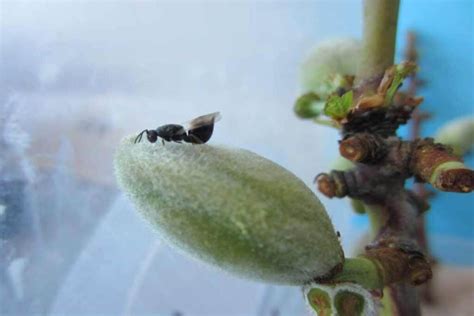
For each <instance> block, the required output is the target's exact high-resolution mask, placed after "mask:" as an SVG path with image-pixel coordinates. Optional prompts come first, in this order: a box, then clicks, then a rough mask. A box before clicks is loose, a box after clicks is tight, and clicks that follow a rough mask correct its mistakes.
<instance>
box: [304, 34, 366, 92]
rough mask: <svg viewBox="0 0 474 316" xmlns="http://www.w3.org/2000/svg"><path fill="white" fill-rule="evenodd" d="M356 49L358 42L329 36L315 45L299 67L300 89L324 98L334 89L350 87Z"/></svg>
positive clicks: (354, 66) (355, 64)
mask: <svg viewBox="0 0 474 316" xmlns="http://www.w3.org/2000/svg"><path fill="white" fill-rule="evenodd" d="M359 51H360V43H359V41H357V40H354V39H350V38H343V39H335V40H334V39H333V40H329V41H326V42H323V43H321V44H320V45H318V46H317V47H316V48H315V49H314V50H313V51H312V52H311V53H310V54H309V56H308V57H307V58H306V59H305V61H304V62H303V65H302V67H301V74H300V81H301V86H302V88H303V92H310V91H312V92H314V93H316V94H317V95H319V96H320V97H321V99H323V100H324V99H326V98H327V97H328V96H329V95H330V94H332V93H334V92H335V91H336V90H337V89H338V88H341V87H342V88H350V86H351V85H352V82H351V80H350V77H351V76H354V75H355V74H356V70H357V63H358V59H359ZM348 76H349V77H348ZM352 78H353V77H352Z"/></svg>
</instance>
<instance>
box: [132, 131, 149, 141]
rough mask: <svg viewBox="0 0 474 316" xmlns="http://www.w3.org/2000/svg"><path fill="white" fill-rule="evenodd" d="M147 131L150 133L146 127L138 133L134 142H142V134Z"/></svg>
mask: <svg viewBox="0 0 474 316" xmlns="http://www.w3.org/2000/svg"><path fill="white" fill-rule="evenodd" d="M145 132H147V133H148V130H147V129H145V130H143V131H142V132H141V133H140V134H138V136H137V137H136V138H135V141H134V142H133V143H134V144H136V143H139V142H141V140H142V136H143V133H145Z"/></svg>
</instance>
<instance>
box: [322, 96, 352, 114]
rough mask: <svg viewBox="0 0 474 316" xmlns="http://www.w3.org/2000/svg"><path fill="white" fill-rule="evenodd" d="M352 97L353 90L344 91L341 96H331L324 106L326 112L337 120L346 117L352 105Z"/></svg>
mask: <svg viewBox="0 0 474 316" xmlns="http://www.w3.org/2000/svg"><path fill="white" fill-rule="evenodd" d="M352 97H353V92H352V90H351V91H348V92H346V93H344V94H343V95H342V96H341V97H340V96H338V95H332V96H330V97H329V99H328V100H327V102H326V106H325V107H324V114H326V115H327V116H329V117H331V118H333V119H335V120H340V119H343V118H345V117H346V116H347V113H349V110H350V108H351V106H352Z"/></svg>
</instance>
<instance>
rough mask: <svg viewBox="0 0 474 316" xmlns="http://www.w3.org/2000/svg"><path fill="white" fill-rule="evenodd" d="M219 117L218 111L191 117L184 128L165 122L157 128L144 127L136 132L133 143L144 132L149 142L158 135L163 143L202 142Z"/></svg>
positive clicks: (206, 138)
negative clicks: (139, 131)
mask: <svg viewBox="0 0 474 316" xmlns="http://www.w3.org/2000/svg"><path fill="white" fill-rule="evenodd" d="M220 118H221V115H220V113H219V112H214V113H210V114H206V115H202V116H199V117H196V118H195V119H192V120H191V121H189V123H187V124H186V125H187V127H186V128H185V127H184V126H182V125H178V124H166V125H163V126H160V127H158V128H157V129H151V130H148V129H146V130H144V131H142V132H141V133H140V134H138V136H137V137H136V138H135V143H138V142H140V141H141V140H142V136H143V134H144V133H146V138H147V139H148V141H149V142H150V143H155V142H156V141H157V140H158V137H160V138H161V142H162V143H163V145H164V144H165V141H167V142H177V143H180V142H182V141H184V142H187V143H191V144H204V143H205V142H207V141H208V140H209V139H210V138H211V136H212V132H213V131H214V123H215V122H217V121H218V120H219V119H220Z"/></svg>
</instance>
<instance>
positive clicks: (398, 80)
mask: <svg viewBox="0 0 474 316" xmlns="http://www.w3.org/2000/svg"><path fill="white" fill-rule="evenodd" d="M417 69H418V67H417V66H416V64H415V63H413V62H403V63H401V64H398V65H397V66H396V67H395V74H394V75H393V81H392V83H391V85H390V86H389V88H388V89H387V93H386V95H385V102H384V104H385V106H389V105H390V104H392V101H393V97H394V96H395V93H396V92H397V90H398V89H399V88H400V86H401V85H402V83H403V80H404V79H405V78H406V77H408V76H410V75H412V74H413V73H415V72H416V71H417Z"/></svg>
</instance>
